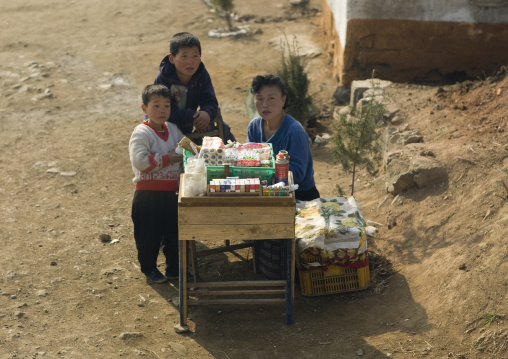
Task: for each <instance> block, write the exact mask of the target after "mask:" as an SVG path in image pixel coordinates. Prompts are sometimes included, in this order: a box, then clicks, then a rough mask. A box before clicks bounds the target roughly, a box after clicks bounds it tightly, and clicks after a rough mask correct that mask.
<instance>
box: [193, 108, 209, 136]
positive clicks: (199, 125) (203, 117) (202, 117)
mask: <svg viewBox="0 0 508 359" xmlns="http://www.w3.org/2000/svg"><path fill="white" fill-rule="evenodd" d="M209 124H210V115H209V114H208V112H206V111H198V112H196V113H195V114H194V122H193V125H194V127H195V128H196V131H198V132H200V133H203V132H205V131H206V129H207V128H208V125H209Z"/></svg>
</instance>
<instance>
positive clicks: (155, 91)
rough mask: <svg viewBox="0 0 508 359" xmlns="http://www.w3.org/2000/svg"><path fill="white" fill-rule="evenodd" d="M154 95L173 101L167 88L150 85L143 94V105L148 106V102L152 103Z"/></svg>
mask: <svg viewBox="0 0 508 359" xmlns="http://www.w3.org/2000/svg"><path fill="white" fill-rule="evenodd" d="M153 95H158V96H162V97H164V98H168V99H171V92H170V91H169V89H168V88H167V87H166V86H164V85H160V84H153V85H148V86H146V87H145V88H144V90H143V94H142V95H141V99H142V100H143V105H145V106H148V102H150V99H151V98H152V96H153Z"/></svg>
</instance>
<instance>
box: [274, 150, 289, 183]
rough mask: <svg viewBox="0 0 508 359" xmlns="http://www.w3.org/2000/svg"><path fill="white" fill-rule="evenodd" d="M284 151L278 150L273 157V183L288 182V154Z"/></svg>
mask: <svg viewBox="0 0 508 359" xmlns="http://www.w3.org/2000/svg"><path fill="white" fill-rule="evenodd" d="M286 154H287V152H286V151H280V152H279V153H278V154H277V157H276V158H275V183H279V182H284V184H285V185H286V186H287V185H288V184H289V180H288V176H289V156H287V155H286Z"/></svg>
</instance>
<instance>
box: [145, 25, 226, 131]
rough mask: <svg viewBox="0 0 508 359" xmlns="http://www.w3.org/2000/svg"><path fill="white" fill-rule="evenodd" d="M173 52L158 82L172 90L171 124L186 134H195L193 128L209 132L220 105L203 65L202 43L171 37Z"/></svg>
mask: <svg viewBox="0 0 508 359" xmlns="http://www.w3.org/2000/svg"><path fill="white" fill-rule="evenodd" d="M169 52H170V53H169V55H168V56H166V57H165V58H164V59H163V60H162V62H161V64H160V66H159V73H158V74H157V76H156V77H155V81H154V83H156V84H163V85H166V86H167V87H168V88H169V89H170V91H171V116H170V117H169V122H172V123H174V124H176V125H177V126H178V127H179V128H180V130H181V131H182V132H183V134H189V133H191V132H192V130H193V128H195V129H196V131H197V132H205V131H206V130H207V128H208V125H209V124H210V120H212V119H214V118H215V116H216V115H217V110H218V107H219V104H218V102H217V98H216V97H215V91H214V89H213V85H212V80H211V79H210V75H209V74H208V71H207V70H206V68H205V65H204V64H203V63H202V62H201V44H200V42H199V40H198V38H197V37H196V36H194V35H192V34H190V33H188V32H181V33H178V34H175V35H174V36H173V37H172V38H171V40H170V43H169ZM198 107H199V111H198Z"/></svg>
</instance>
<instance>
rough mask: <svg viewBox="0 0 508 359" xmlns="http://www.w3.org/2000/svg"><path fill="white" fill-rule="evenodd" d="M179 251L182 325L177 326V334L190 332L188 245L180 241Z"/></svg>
mask: <svg viewBox="0 0 508 359" xmlns="http://www.w3.org/2000/svg"><path fill="white" fill-rule="evenodd" d="M178 249H179V259H180V261H179V262H180V264H179V269H180V278H179V282H180V283H179V284H180V285H179V289H180V324H178V325H175V332H177V333H185V332H188V331H189V327H188V326H187V243H185V241H178Z"/></svg>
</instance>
